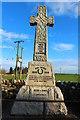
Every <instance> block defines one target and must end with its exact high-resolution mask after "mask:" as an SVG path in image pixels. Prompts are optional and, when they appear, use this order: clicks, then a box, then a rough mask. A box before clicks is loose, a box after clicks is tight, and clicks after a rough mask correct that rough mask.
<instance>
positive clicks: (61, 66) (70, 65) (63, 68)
mask: <svg viewBox="0 0 80 120" xmlns="http://www.w3.org/2000/svg"><path fill="white" fill-rule="evenodd" d="M49 61H51V62H52V63H53V67H54V72H55V73H60V72H61V73H78V59H53V60H49Z"/></svg>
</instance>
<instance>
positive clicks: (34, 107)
mask: <svg viewBox="0 0 80 120" xmlns="http://www.w3.org/2000/svg"><path fill="white" fill-rule="evenodd" d="M30 24H31V25H37V26H36V35H35V46H34V59H33V60H34V61H32V62H30V63H29V68H28V75H27V79H26V85H25V86H23V87H22V88H21V89H20V90H19V92H18V95H17V97H16V99H28V100H30V99H31V100H56V101H57V100H60V101H61V100H64V98H63V95H62V93H61V90H60V89H59V88H58V87H56V86H55V76H54V71H53V65H52V63H50V62H47V25H48V26H53V24H54V19H53V17H49V18H48V17H47V9H46V7H45V6H39V7H38V16H37V17H34V16H31V17H30ZM42 113H43V103H42V102H41V103H34V102H19V101H18V102H16V101H15V103H14V105H13V108H12V110H11V114H14V115H15V114H20V115H21V114H25V115H27V114H29V115H40V114H42ZM46 114H65V115H67V108H66V106H65V104H64V103H63V102H62V103H61V102H55V103H48V102H47V103H46Z"/></svg>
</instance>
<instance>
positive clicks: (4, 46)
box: [0, 45, 13, 49]
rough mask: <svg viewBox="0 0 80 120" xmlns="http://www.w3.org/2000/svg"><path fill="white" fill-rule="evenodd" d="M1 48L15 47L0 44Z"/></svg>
mask: <svg viewBox="0 0 80 120" xmlns="http://www.w3.org/2000/svg"><path fill="white" fill-rule="evenodd" d="M0 48H8V49H13V47H12V46H6V45H3V46H0Z"/></svg>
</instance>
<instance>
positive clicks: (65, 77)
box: [55, 74, 80, 82]
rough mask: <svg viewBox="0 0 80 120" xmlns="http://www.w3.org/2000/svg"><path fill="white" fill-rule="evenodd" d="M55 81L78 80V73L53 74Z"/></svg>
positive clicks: (79, 78) (79, 79)
mask: <svg viewBox="0 0 80 120" xmlns="http://www.w3.org/2000/svg"><path fill="white" fill-rule="evenodd" d="M55 79H56V81H68V82H69V81H72V82H80V77H79V75H78V74H55Z"/></svg>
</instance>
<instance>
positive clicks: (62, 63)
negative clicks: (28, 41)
mask: <svg viewBox="0 0 80 120" xmlns="http://www.w3.org/2000/svg"><path fill="white" fill-rule="evenodd" d="M49 61H50V62H52V63H53V68H54V72H55V73H60V72H61V73H74V74H75V73H78V60H77V59H49ZM28 62H30V60H29V59H27V60H23V63H22V66H23V67H28ZM0 63H1V58H0ZM1 65H2V67H4V68H5V69H6V70H7V71H8V70H9V68H10V67H11V66H12V67H13V68H14V67H15V65H16V60H10V59H9V60H6V59H5V58H4V59H3V58H2V63H1Z"/></svg>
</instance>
